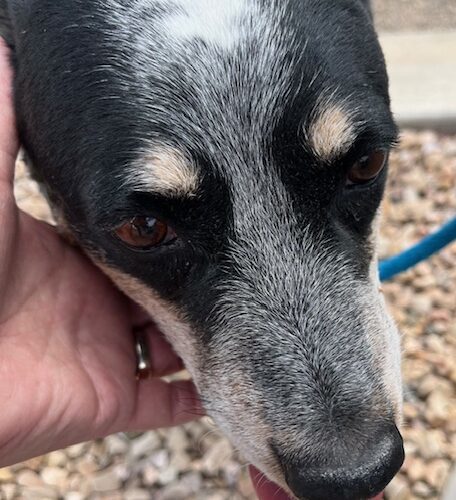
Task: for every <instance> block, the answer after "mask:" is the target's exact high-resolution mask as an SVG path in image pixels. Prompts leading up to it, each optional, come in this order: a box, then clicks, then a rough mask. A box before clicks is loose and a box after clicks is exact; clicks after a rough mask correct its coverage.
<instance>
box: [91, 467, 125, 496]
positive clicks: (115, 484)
mask: <svg viewBox="0 0 456 500" xmlns="http://www.w3.org/2000/svg"><path fill="white" fill-rule="evenodd" d="M91 483H92V486H93V489H94V491H96V492H107V491H116V490H118V489H120V487H121V486H122V482H121V480H120V478H119V476H118V475H117V473H116V470H115V469H109V470H106V471H103V472H101V473H99V474H97V475H96V476H94V477H93V478H92V480H91Z"/></svg>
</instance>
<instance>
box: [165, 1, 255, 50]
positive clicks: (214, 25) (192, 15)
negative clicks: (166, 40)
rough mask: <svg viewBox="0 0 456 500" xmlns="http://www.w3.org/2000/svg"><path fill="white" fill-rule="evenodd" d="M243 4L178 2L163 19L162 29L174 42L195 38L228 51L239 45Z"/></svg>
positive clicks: (245, 7) (244, 8) (236, 2)
mask: <svg viewBox="0 0 456 500" xmlns="http://www.w3.org/2000/svg"><path fill="white" fill-rule="evenodd" d="M247 4H248V2H247V1H246V0H223V1H219V0H179V1H178V2H177V5H178V7H179V9H178V11H177V12H176V13H175V14H174V15H170V16H168V17H167V19H166V21H165V23H164V28H165V30H166V31H167V32H168V34H169V36H170V38H172V39H174V40H191V39H193V38H199V39H201V40H203V41H204V42H207V43H209V44H213V45H216V46H218V47H220V48H224V49H230V48H232V47H233V46H235V45H236V43H238V42H239V39H240V35H241V29H240V28H241V26H240V20H241V18H242V17H243V15H244V14H245V12H246V10H247V7H248V5H247Z"/></svg>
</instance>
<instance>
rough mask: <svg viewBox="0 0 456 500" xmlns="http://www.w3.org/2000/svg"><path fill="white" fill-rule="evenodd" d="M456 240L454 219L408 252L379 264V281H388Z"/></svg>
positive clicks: (455, 219) (455, 222)
mask: <svg viewBox="0 0 456 500" xmlns="http://www.w3.org/2000/svg"><path fill="white" fill-rule="evenodd" d="M454 240H456V217H455V218H454V219H453V220H451V221H450V222H447V223H446V224H445V225H444V226H442V227H441V228H440V229H439V230H438V231H436V232H435V233H433V234H430V235H429V236H426V238H424V239H423V240H421V241H420V242H419V243H417V244H416V245H414V246H412V247H411V248H409V249H408V250H405V251H404V252H402V253H400V254H399V255H395V256H394V257H391V258H389V259H386V260H384V261H382V262H380V279H381V280H382V281H385V280H389V279H391V278H393V277H394V276H396V274H399V273H402V272H404V271H407V269H410V268H411V267H413V266H416V265H417V264H418V263H419V262H421V261H423V260H426V259H427V258H429V257H430V256H431V255H432V254H434V253H436V252H438V251H439V250H441V249H442V248H444V247H446V246H447V245H449V244H450V243H452V242H453V241H454Z"/></svg>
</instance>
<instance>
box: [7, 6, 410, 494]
mask: <svg viewBox="0 0 456 500" xmlns="http://www.w3.org/2000/svg"><path fill="white" fill-rule="evenodd" d="M0 25H1V33H2V34H3V36H4V37H5V38H6V40H7V42H8V43H9V45H10V46H11V47H12V49H13V65H14V69H15V99H16V108H17V116H18V129H19V134H20V139H21V142H22V144H23V146H24V148H25V150H26V152H27V156H28V158H29V162H30V164H31V165H32V168H33V171H34V174H35V176H36V177H37V178H38V180H39V181H40V182H41V183H42V184H43V185H44V186H45V189H46V192H47V194H48V197H49V199H50V201H51V204H52V206H53V209H54V210H55V213H56V214H57V218H58V219H59V220H60V221H63V222H62V223H63V224H64V226H65V228H66V229H65V231H67V232H68V234H71V235H72V237H73V238H75V240H76V241H77V242H78V244H79V245H80V246H81V247H82V248H83V249H84V250H85V251H86V252H87V254H88V255H89V256H90V257H91V258H92V259H93V260H94V261H95V262H97V263H98V265H99V266H100V267H101V268H102V269H103V270H104V271H105V272H106V273H107V274H108V275H109V276H110V277H111V278H112V279H113V280H114V282H115V283H116V284H117V285H118V286H119V287H120V288H121V289H122V290H123V291H125V292H126V293H127V294H128V295H129V296H131V297H132V298H133V299H134V300H136V301H137V302H138V303H140V304H141V305H142V306H143V307H144V308H145V309H146V310H147V311H148V312H149V313H150V314H151V315H152V317H153V318H154V320H155V321H156V323H157V324H158V325H159V327H160V328H161V330H162V331H163V332H164V334H165V335H166V336H167V338H168V339H169V340H170V342H171V343H172V345H173V346H174V348H175V350H176V352H177V353H178V354H179V355H180V356H181V357H182V358H183V360H184V361H185V364H186V366H187V368H188V370H189V371H190V373H191V375H192V377H193V379H194V381H195V383H196V385H197V387H198V389H199V391H200V393H201V397H202V401H203V403H204V405H205V407H206V409H207V411H208V413H209V414H210V415H211V416H212V417H213V418H214V419H215V421H216V422H217V423H218V425H219V426H220V427H221V428H222V429H223V430H224V432H226V433H227V435H228V436H229V437H230V438H231V440H232V441H233V443H234V444H235V445H236V447H237V448H238V449H239V450H240V451H241V452H242V454H243V455H244V456H245V458H246V459H247V460H249V461H250V462H251V463H253V464H254V465H255V466H256V467H258V468H259V469H260V470H261V471H263V472H264V473H265V474H266V475H267V476H268V477H269V478H270V479H271V480H273V481H275V482H276V483H277V484H278V485H280V486H281V487H282V488H284V489H285V490H286V491H287V492H288V493H289V494H290V495H292V496H293V497H294V498H297V499H309V500H323V499H324V500H332V499H338V500H339V499H348V500H354V499H365V498H371V497H373V496H375V495H377V494H379V493H380V492H381V491H383V490H384V488H385V487H386V485H387V484H388V483H389V482H390V480H391V479H392V478H393V476H394V475H395V473H396V472H397V471H398V469H399V468H400V466H401V464H402V462H403V459H404V452H403V443H402V439H401V435H400V433H399V431H398V426H399V425H400V420H401V400H402V396H401V376H400V342H399V334H398V332H397V329H396V327H395V325H394V323H393V321H392V319H391V318H390V316H389V314H388V312H387V311H386V308H385V303H384V299H383V296H382V294H381V291H380V289H379V281H378V274H377V258H376V242H375V240H376V225H377V222H376V221H377V218H378V212H379V205H380V202H381V199H382V196H383V192H384V186H385V181H386V177H387V170H388V154H389V151H390V150H391V148H392V147H393V146H394V145H395V143H396V140H397V128H396V125H395V122H394V120H393V117H392V114H391V110H390V100H389V96H388V78H387V73H386V70H385V63H384V59H383V56H382V52H381V49H380V47H379V44H378V40H377V37H376V34H375V31H374V27H373V21H372V15H371V11H370V7H369V4H368V2H367V1H365V0H337V1H335V0H219V1H216V0H92V1H90V2H87V1H82V0H73V1H71V2H70V1H59V2H57V1H54V0H40V1H38V0H0Z"/></svg>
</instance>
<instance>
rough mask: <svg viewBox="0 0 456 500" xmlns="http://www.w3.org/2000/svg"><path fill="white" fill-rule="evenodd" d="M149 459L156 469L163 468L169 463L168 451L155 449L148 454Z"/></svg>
mask: <svg viewBox="0 0 456 500" xmlns="http://www.w3.org/2000/svg"><path fill="white" fill-rule="evenodd" d="M149 460H150V463H151V464H152V465H154V466H155V467H156V468H157V469H158V470H162V469H165V468H166V467H168V464H169V452H168V450H159V451H156V452H155V453H153V454H152V455H151V456H150V459H149Z"/></svg>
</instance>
